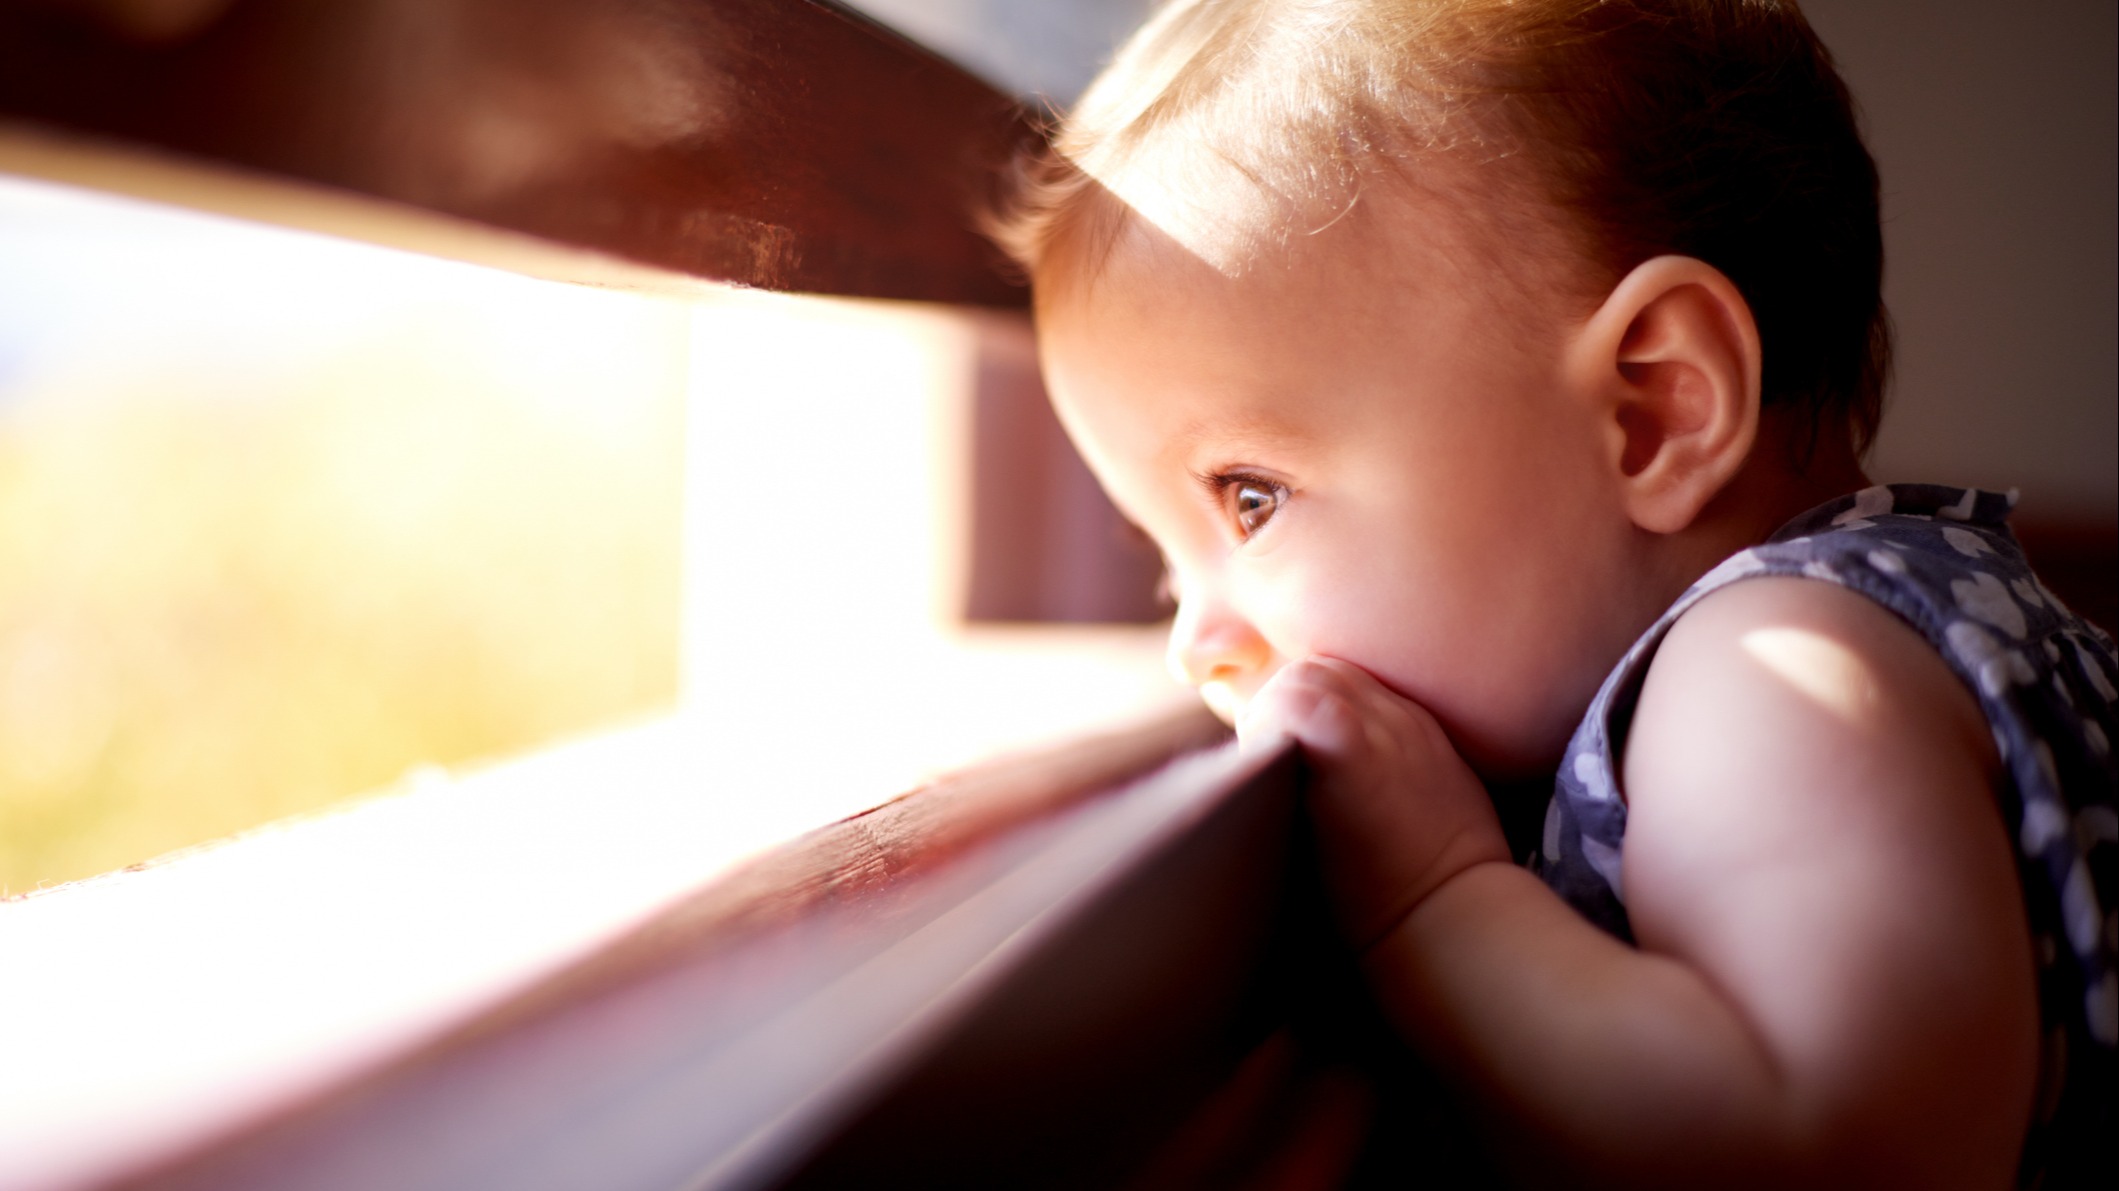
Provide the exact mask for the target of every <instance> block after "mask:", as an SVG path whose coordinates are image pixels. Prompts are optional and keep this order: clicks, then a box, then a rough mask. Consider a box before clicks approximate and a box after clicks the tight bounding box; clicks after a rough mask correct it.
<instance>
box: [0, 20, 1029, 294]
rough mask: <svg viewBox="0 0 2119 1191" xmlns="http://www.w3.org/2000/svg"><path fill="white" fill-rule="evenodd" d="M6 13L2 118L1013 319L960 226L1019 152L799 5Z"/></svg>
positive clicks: (746, 277)
mask: <svg viewBox="0 0 2119 1191" xmlns="http://www.w3.org/2000/svg"><path fill="white" fill-rule="evenodd" d="M179 7H183V8H185V9H186V10H187V11H186V13H182V14H178V15H179V16H181V17H182V18H183V19H181V20H179V19H176V18H174V17H173V18H171V21H169V22H165V23H164V25H153V24H152V23H151V22H150V23H149V25H148V26H147V27H141V26H138V25H137V24H135V25H127V24H126V23H125V22H124V21H123V20H120V19H118V18H116V17H114V16H112V15H111V14H113V13H123V12H125V11H128V10H132V9H139V10H142V11H150V10H152V9H153V8H154V6H142V5H138V4H116V3H103V2H101V0H0V117H5V118H12V119H14V120H17V121H27V122H32V123H36V124H42V125H46V126H49V127H52V128H56V129H60V130H64V131H66V132H69V133H73V134H85V135H88V136H91V137H95V138H105V139H112V140H116V141H119V142H122V143H125V144H130V145H135V146H145V147H149V148H153V149H158V150H165V151H169V152H173V153H177V154H182V155H187V156H192V157H197V158H204V159H208V160H211V161H216V162H221V163H226V164H232V165H236V166H239V167H244V168H247V169H251V170H257V171H263V172H265V173H268V174H272V175H278V176H283V177H289V178H295V179H301V180H306V181H312V182H321V183H325V184H327V185H330V186H334V187H341V188H344V189H346V190H349V191H354V192H358V193H362V194H367V195H372V196H378V197H381V198H385V199H390V200H394V201H397V202H401V203H406V204H410V205H413V206H415V207H420V208H425V209H428V210H432V211H437V212H441V213H444V214H448V215H453V216H458V217H463V218H468V219H471V220H475V221H478V222H481V223H485V224H489V225H492V226H495V227H499V228H503V229H507V230H511V231H517V232H525V233H529V234H531V235H535V236H539V237H543V238H547V239H549V240H552V241H556V242H559V243H562V244H567V245H572V246H576V247H583V248H589V249H593V250H597V251H600V252H606V253H611V254H614V255H617V256H620V257H624V258H627V259H630V260H633V261H638V262H641V263H645V264H649V265H653V266H656V267H659V268H664V269H670V270H675V271H677V272H681V273H685V274H689V275H693V276H699V277H706V278H711V279H714V280H718V281H726V282H732V283H735V284H738V285H745V286H756V287H761V288H769V289H779V290H795V291H804V292H817V293H832V294H846V295H857V296H869V297H889V298H915V299H928V300H937V301H949V302H962V303H976V304H987V305H1001V306H1019V305H1021V304H1022V303H1023V301H1024V295H1023V291H1022V289H1021V288H1020V287H1019V286H1017V285H1015V284H1014V283H1013V282H1011V281H1010V280H1009V279H1008V278H1007V277H1005V276H1004V275H1003V272H1002V271H1001V270H1000V268H999V267H998V262H999V255H998V253H997V252H996V251H995V250H994V249H993V248H992V247H991V246H990V245H988V244H987V243H986V242H985V241H984V240H983V239H982V238H981V237H980V236H979V235H978V234H977V232H976V231H975V230H974V227H973V222H974V213H975V212H976V211H977V210H978V209H979V208H980V207H981V205H982V204H984V203H985V202H986V201H987V200H988V198H989V194H988V191H987V188H988V187H989V186H990V185H991V181H992V179H993V178H994V177H995V170H996V167H997V166H998V165H999V164H1000V163H1001V162H1003V161H1005V160H1006V158H1007V156H1008V155H1009V154H1010V153H1011V152H1012V151H1013V149H1014V147H1015V146H1016V145H1017V144H1019V143H1020V142H1021V140H1022V138H1024V137H1027V136H1030V135H1032V133H1031V132H1030V128H1029V124H1028V123H1027V121H1026V119H1025V114H1024V112H1023V111H1022V109H1021V108H1020V107H1019V105H1017V104H1016V103H1015V101H1013V100H1011V99H1009V98H1008V97H1006V96H1003V95H1001V94H1000V93H998V92H997V91H995V90H994V89H993V88H991V87H990V86H988V85H987V84H985V83H983V82H981V81H979V80H977V79H975V78H973V77H972V76H970V75H968V74H966V73H965V72H964V71H962V70H960V69H958V68H957V67H955V66H953V65H951V64H950V63H948V62H945V61H943V60H942V59H940V58H938V57H936V56H935V55H933V54H931V53H929V52H927V51H925V50H923V49H920V48H919V47H917V46H914V45H913V44H911V43H909V42H907V41H905V40H903V39H901V38H898V37H897V36H895V35H893V34H891V33H889V32H888V31H886V30H884V29H882V28H880V27H879V26H876V25H874V24H872V23H870V22H867V21H865V20H863V19H861V18H859V17H857V16H854V15H851V14H849V13H847V12H845V11H842V10H840V9H837V8H834V7H831V6H829V5H826V4H821V3H816V2H813V0H601V2H599V3H593V4H591V3H578V2H574V0H236V2H234V3H217V4H212V5H203V6H202V5H199V4H189V5H184V6H179Z"/></svg>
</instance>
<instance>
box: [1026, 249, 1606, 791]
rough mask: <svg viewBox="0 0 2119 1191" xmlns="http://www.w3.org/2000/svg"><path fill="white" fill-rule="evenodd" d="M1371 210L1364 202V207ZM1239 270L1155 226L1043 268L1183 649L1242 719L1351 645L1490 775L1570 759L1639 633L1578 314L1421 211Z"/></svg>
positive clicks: (1074, 365)
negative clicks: (1619, 597)
mask: <svg viewBox="0 0 2119 1191" xmlns="http://www.w3.org/2000/svg"><path fill="white" fill-rule="evenodd" d="M1350 222H1351V221H1350ZM1378 239H1379V237H1377V236H1376V235H1375V234H1374V232H1373V231H1372V230H1361V229H1355V228H1352V227H1347V226H1344V225H1343V226H1341V227H1335V228H1333V229H1330V230H1328V231H1327V232H1325V233H1323V234H1320V235H1317V236H1314V237H1311V238H1309V239H1308V240H1307V241H1305V242H1304V243H1303V244H1302V245H1301V247H1300V249H1299V251H1298V252H1297V254H1295V255H1294V256H1293V257H1292V259H1289V260H1286V261H1284V262H1274V263H1268V264H1264V265H1260V266H1257V267H1255V268H1253V269H1252V270H1251V271H1249V272H1247V273H1245V274H1242V275H1240V276H1237V277H1234V278H1230V277H1226V276H1223V275H1222V274H1221V273H1219V272H1217V271H1215V270H1214V269H1213V268H1210V267H1208V266H1207V265H1205V264H1203V263H1201V262H1200V261H1199V260H1198V259H1197V258H1195V257H1192V256H1190V255H1189V254H1187V253H1186V252H1185V251H1184V250H1183V249H1181V248H1179V247H1177V246H1175V244H1174V243H1172V242H1171V241H1169V240H1167V239H1165V238H1163V237H1161V236H1160V235H1159V234H1158V233H1156V232H1154V231H1153V230H1152V229H1141V228H1137V229H1135V230H1132V231H1129V232H1128V233H1127V235H1126V238H1125V239H1124V240H1122V241H1121V243H1120V245H1119V247H1118V248H1117V249H1116V251H1115V253H1114V255H1113V257H1112V259H1111V260H1110V262H1109V265H1108V267H1107V268H1106V269H1105V270H1104V271H1103V272H1102V273H1101V274H1099V275H1098V276H1097V277H1096V278H1095V279H1093V280H1091V281H1089V282H1088V283H1087V284H1072V285H1063V286H1061V287H1059V288H1058V289H1057V290H1050V291H1048V290H1042V289H1041V292H1040V302H1039V330H1040V336H1041V343H1042V349H1041V350H1042V352H1043V355H1044V364H1045V371H1046V377H1047V381H1048V383H1049V385H1050V388H1051V391H1052V395H1053V401H1054V404H1055V406H1056V407H1057V409H1058V411H1059V414H1060V417H1061V419H1062V421H1063V422H1064V423H1065V424H1066V426H1067V429H1068V432H1069V433H1070V434H1071V435H1072V436H1073V438H1074V441H1075V443H1076V445H1077V446H1078V447H1079V448H1080V450H1081V452H1082V454H1083V456H1084V457H1085V458H1086V459H1087V460H1088V462H1089V465H1090V467H1091V468H1092V469H1093V470H1094V471H1095V473H1096V475H1097V477H1098V478H1099V479H1100V480H1101V481H1102V483H1103V486H1104V488H1105V490H1106V491H1107V492H1108V493H1109V494H1110V495H1111V497H1112V499H1113V501H1114V502H1116V504H1117V505H1118V507H1119V509H1120V510H1121V511H1123V512H1124V513H1125V514H1126V516H1127V517H1129V518H1130V519H1131V520H1133V521H1134V522H1135V523H1136V524H1137V525H1139V526H1140V527H1141V528H1142V529H1143V530H1144V531H1146V532H1147V534H1148V535H1149V536H1150V537H1151V538H1152V539H1154V541H1155V543H1156V544H1157V545H1158V546H1159V547H1160V548H1161V550H1162V553H1163V557H1164V559H1165V562H1166V564H1167V566H1168V568H1169V579H1170V584H1171V587H1172V589H1173V592H1174V594H1175V596H1176V598H1177V600H1178V612H1177V616H1176V621H1175V624H1174V626H1173V628H1172V631H1171V639H1170V663H1171V666H1172V668H1173V669H1174V670H1175V671H1176V672H1177V673H1178V675H1179V676H1180V677H1181V678H1182V679H1183V680H1185V681H1187V682H1189V683H1192V684H1194V685H1195V686H1197V687H1198V688H1199V689H1200V692H1201V694H1202V695H1203V696H1204V697H1205V699H1206V701H1207V703H1208V705H1209V706H1211V707H1212V708H1214V710H1215V711H1216V712H1217V713H1218V714H1220V715H1221V716H1223V718H1225V719H1230V720H1232V721H1233V720H1234V719H1235V717H1236V716H1237V715H1238V714H1239V713H1240V711H1241V710H1242V708H1243V706H1244V704H1245V702H1246V701H1247V700H1248V699H1249V698H1250V697H1251V696H1252V695H1253V694H1254V693H1255V692H1256V691H1257V690H1258V688H1259V687H1260V685H1261V684H1263V683H1264V682H1265V680H1266V679H1267V678H1269V677H1270V676H1271V675H1272V674H1273V672H1274V671H1275V670H1277V669H1278V668H1280V667H1281V666H1283V665H1286V664H1287V663H1288V662H1290V661H1292V660H1294V659H1298V658H1302V657H1306V656H1310V655H1326V656H1331V657H1337V658H1341V659H1344V660H1347V661H1350V662H1353V663H1355V664H1357V665H1359V666H1361V667H1362V668H1364V669H1366V670H1368V671H1369V672H1371V673H1372V674H1374V675H1375V676H1376V677H1377V678H1379V679H1381V680H1382V681H1383V682H1384V683H1385V684H1386V685H1388V686H1390V687H1391V688H1393V689H1394V690H1396V691H1397V692H1398V693H1400V694H1402V695H1404V696H1406V697H1408V698H1411V699H1413V700H1415V701H1417V702H1419V703H1420V704H1422V705H1423V706H1425V707H1426V708H1428V710H1429V711H1431V712H1433V713H1434V714H1435V716H1436V717H1437V718H1438V719H1439V720H1440V721H1441V722H1442V724H1443V725H1444V727H1445V728H1446V729H1448V730H1449V732H1450V733H1451V736H1452V737H1453V739H1454V740H1455V741H1456V743H1457V746H1458V748H1459V749H1460V750H1461V751H1462V752H1463V753H1464V755H1465V757H1466V759H1467V760H1469V761H1471V762H1472V764H1473V765H1474V766H1476V767H1478V768H1479V769H1480V770H1481V771H1482V772H1485V773H1487V774H1488V775H1489V776H1506V775H1514V774H1520V773H1527V772H1533V771H1535V770H1537V769H1538V768H1540V767H1541V766H1549V765H1550V764H1551V763H1552V762H1553V761H1554V760H1555V759H1556V758H1557V756H1558V754H1559V752H1560V750H1561V749H1562V747H1563V746H1564V745H1565V743H1566V737H1567V734H1568V732H1569V731H1570V730H1571V729H1572V727H1573V724H1574V720H1575V719H1576V718H1577V717H1578V716H1579V715H1580V712H1581V708H1582V707H1583V706H1584V705H1586V703H1587V702H1588V700H1589V697H1590V695H1591V694H1593V693H1594V691H1595V687H1596V684H1597V682H1598V681H1599V680H1600V679H1601V678H1602V674H1603V669H1604V668H1605V667H1606V666H1608V665H1609V664H1610V662H1611V660H1612V659H1613V658H1615V657H1616V656H1617V651H1619V650H1623V648H1624V646H1625V644H1626V642H1625V641H1624V640H1623V639H1619V636H1618V634H1616V633H1615V631H1614V630H1613V629H1612V628H1611V627H1610V624H1611V621H1612V619H1613V618H1612V617H1611V616H1610V615H1609V613H1608V611H1607V612H1604V613H1603V614H1601V615H1600V608H1599V605H1600V602H1601V599H1602V595H1603V593H1604V591H1605V589H1607V588H1608V587H1609V585H1610V584H1613V583H1623V582H1624V581H1625V570H1626V559H1627V557H1628V550H1629V540H1630V537H1629V535H1630V534H1631V532H1632V531H1631V528H1630V525H1628V524H1627V523H1626V522H1625V519H1624V517H1623V516H1622V515H1620V514H1619V513H1618V512H1617V509H1616V508H1615V505H1614V503H1613V501H1612V500H1611V499H1610V498H1609V497H1608V496H1607V495H1606V494H1605V488H1606V487H1608V485H1605V484H1603V483H1601V479H1602V475H1603V470H1604V468H1603V464H1604V461H1605V459H1606V457H1607V455H1609V454H1611V453H1614V452H1615V451H1616V449H1617V447H1616V443H1615V440H1614V439H1613V438H1612V437H1611V436H1610V435H1608V434H1606V433H1604V431H1603V429H1602V427H1601V426H1599V425H1598V424H1597V423H1596V422H1595V420H1594V419H1593V418H1592V417H1591V415H1590V413H1589V405H1588V403H1586V402H1578V401H1574V400H1572V399H1570V398H1569V397H1568V396H1567V395H1566V377H1565V375H1564V374H1565V372H1566V367H1565V364H1564V351H1563V344H1564V342H1565V341H1566V337H1567V335H1568V333H1569V332H1570V330H1571V329H1572V325H1571V324H1570V323H1569V322H1568V320H1567V317H1566V316H1564V315H1562V314H1559V313H1546V312H1541V311H1538V310H1521V309H1519V310H1514V311H1513V312H1512V311H1511V310H1510V309H1509V308H1507V307H1506V306H1505V305H1504V304H1502V302H1501V300H1500V299H1498V298H1493V297H1490V296H1488V295H1487V294H1486V293H1484V292H1482V291H1481V290H1480V288H1479V286H1478V284H1477V282H1478V278H1477V277H1476V276H1475V275H1474V274H1473V273H1472V272H1471V271H1470V270H1467V269H1462V268H1459V267H1458V266H1457V265H1456V263H1455V261H1456V259H1457V258H1455V257H1453V256H1450V255H1448V254H1445V253H1444V252H1443V251H1442V250H1441V248H1440V246H1438V245H1436V244H1432V243H1422V242H1421V239H1420V233H1419V232H1418V230H1417V227H1416V226H1415V225H1413V224H1412V223H1411V222H1410V221H1407V224H1406V228H1405V234H1403V235H1400V236H1398V237H1396V238H1395V239H1393V241H1392V242H1391V243H1390V245H1389V246H1388V248H1387V249H1386V248H1385V247H1383V246H1381V245H1379V243H1378Z"/></svg>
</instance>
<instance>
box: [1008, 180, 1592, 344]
mask: <svg viewBox="0 0 2119 1191" xmlns="http://www.w3.org/2000/svg"><path fill="white" fill-rule="evenodd" d="M1098 201H1100V202H1104V203H1106V204H1109V207H1108V209H1107V210H1106V211H1105V212H1104V213H1103V217H1102V219H1101V220H1100V230H1101V233H1102V234H1101V235H1099V236H1083V237H1080V238H1078V239H1077V240H1075V241H1072V242H1061V243H1059V244H1056V245H1055V246H1054V251H1053V252H1052V253H1050V254H1049V255H1048V256H1047V257H1046V259H1045V261H1044V262H1043V263H1042V265H1041V267H1040V268H1039V269H1038V271H1037V274H1036V276H1035V278H1034V282H1035V292H1036V305H1037V309H1038V313H1039V315H1040V318H1041V321H1042V319H1043V318H1044V316H1045V315H1047V314H1048V313H1049V312H1050V311H1051V310H1053V309H1055V308H1058V307H1062V306H1069V305H1076V304H1080V303H1085V302H1086V303H1093V304H1094V305H1095V306H1097V307H1100V308H1102V309H1103V310H1104V311H1105V312H1119V313H1121V315H1122V316H1123V315H1126V314H1130V315H1133V316H1138V317H1153V316H1155V315H1156V314H1158V313H1160V314H1168V313H1169V309H1168V303H1169V300H1170V297H1171V295H1172V294H1173V293H1183V294H1211V295H1212V297H1213V299H1214V301H1215V303H1216V305H1217V307H1218V308H1220V309H1221V311H1222V312H1224V313H1229V312H1234V313H1236V314H1238V316H1239V317H1243V318H1244V319H1245V320H1246V321H1250V320H1252V319H1255V320H1257V321H1258V322H1259V323H1260V324H1261V327H1260V329H1261V331H1262V332H1263V331H1266V330H1268V329H1270V326H1271V324H1272V323H1273V322H1275V321H1282V322H1284V321H1286V320H1307V319H1346V318H1353V319H1359V320H1367V319H1371V318H1376V317H1381V316H1383V315H1384V313H1385V312H1386V311H1387V310H1388V309H1389V308H1391V307H1394V306H1397V305H1399V304H1400V303H1401V302H1402V301H1403V300H1404V299H1405V298H1407V297H1409V296H1413V295H1415V294H1418V295H1419V296H1421V297H1424V298H1435V297H1441V298H1444V299H1446V300H1449V301H1453V302H1457V303H1461V304H1469V305H1472V306H1476V307H1479V308H1481V309H1483V310H1485V311H1486V312H1487V313H1488V314H1489V315H1490V316H1492V317H1495V318H1497V319H1500V320H1503V321H1506V322H1508V323H1510V324H1525V325H1528V324H1531V323H1541V322H1545V321H1548V319H1547V318H1546V317H1545V316H1546V315H1548V314H1549V313H1550V310H1549V309H1547V308H1549V307H1551V306H1553V305H1554V301H1555V299H1556V298H1557V297H1559V296H1561V295H1563V294H1569V293H1572V292H1574V291H1576V290H1582V291H1583V292H1588V291H1587V290H1586V289H1584V288H1583V287H1581V286H1579V285H1576V284H1574V283H1573V282H1574V280H1575V279H1576V278H1577V277H1578V275H1579V274H1581V273H1582V272H1584V271H1585V270H1584V268H1583V267H1581V266H1580V265H1579V264H1578V263H1577V262H1575V261H1572V260H1570V259H1568V258H1569V255H1570V250H1571V249H1572V247H1573V246H1572V245H1571V244H1569V243H1567V238H1566V237H1564V236H1562V235H1560V234H1557V233H1553V234H1542V235H1541V234H1539V233H1537V232H1529V231H1526V230H1525V229H1521V228H1514V227H1508V226H1503V225H1501V224H1499V223H1497V222H1496V221H1495V220H1492V219H1488V218H1484V217H1482V213H1481V211H1480V209H1479V208H1478V206H1477V205H1476V204H1475V203H1474V202H1473V201H1472V200H1471V197H1470V195H1469V191H1468V189H1467V188H1463V187H1457V186H1452V187H1449V188H1446V189H1445V188H1441V187H1418V188H1416V187H1410V186H1402V185H1395V184H1390V183H1384V182H1379V183H1377V184H1376V185H1373V186H1370V187H1367V188H1364V189H1363V190H1362V191H1360V192H1359V193H1358V194H1357V195H1356V196H1355V197H1354V199H1353V200H1352V201H1351V202H1350V203H1349V205H1347V206H1346V207H1345V208H1344V209H1342V210H1341V211H1340V212H1339V213H1338V214H1337V215H1336V216H1335V217H1332V218H1330V219H1329V220H1325V221H1322V222H1319V221H1316V220H1304V221H1302V222H1298V223H1294V224H1287V223H1282V224H1279V225H1276V226H1272V227H1267V228H1264V229H1263V230H1261V229H1259V228H1257V227H1246V226H1244V221H1245V219H1247V218H1256V217H1257V212H1258V211H1259V210H1260V209H1261V206H1262V204H1258V203H1238V204H1233V205H1231V206H1230V207H1229V208H1228V210H1227V212H1226V216H1225V217H1223V218H1220V219H1218V220H1217V219H1216V218H1215V217H1214V216H1213V214H1212V210H1211V203H1210V202H1209V201H1208V200H1207V199H1200V200H1195V201H1193V202H1191V203H1190V204H1189V205H1187V206H1186V207H1183V208H1180V209H1179V211H1178V213H1179V214H1180V215H1182V216H1183V217H1184V218H1185V219H1189V220H1191V222H1189V223H1184V222H1179V221H1177V220H1174V219H1173V218H1172V217H1171V216H1170V214H1169V211H1168V210H1167V209H1165V210H1162V211H1157V210H1152V209H1149V210H1144V209H1141V208H1138V207H1134V206H1131V205H1129V204H1125V203H1123V202H1122V201H1121V200H1120V199H1119V198H1118V196H1117V194H1116V193H1115V192H1106V193H1105V194H1104V195H1102V196H1100V197H1099V200H1098ZM1216 229H1221V230H1216ZM1574 304H1575V305H1579V303H1578V302H1577V303H1574Z"/></svg>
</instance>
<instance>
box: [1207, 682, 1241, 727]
mask: <svg viewBox="0 0 2119 1191" xmlns="http://www.w3.org/2000/svg"><path fill="white" fill-rule="evenodd" d="M1199 698H1200V701H1201V702H1203V703H1205V704H1206V705H1207V710H1208V711H1211V712H1213V713H1214V718H1216V719H1218V720H1220V721H1221V722H1222V723H1224V724H1227V725H1228V726H1230V727H1231V728H1235V729H1236V730H1237V735H1239V736H1241V735H1242V734H1243V711H1244V707H1245V705H1247V704H1248V703H1249V702H1250V700H1249V699H1248V698H1246V697H1245V696H1244V695H1242V694H1239V693H1238V692H1237V690H1236V688H1234V687H1232V686H1230V685H1229V684H1228V683H1226V682H1203V683H1201V684H1200V685H1199Z"/></svg>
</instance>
